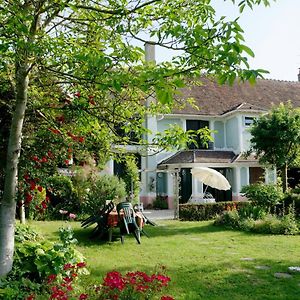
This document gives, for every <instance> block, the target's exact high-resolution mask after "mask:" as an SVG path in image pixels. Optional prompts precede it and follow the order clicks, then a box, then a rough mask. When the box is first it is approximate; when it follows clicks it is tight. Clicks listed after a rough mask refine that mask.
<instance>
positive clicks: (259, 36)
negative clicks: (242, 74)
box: [156, 0, 300, 81]
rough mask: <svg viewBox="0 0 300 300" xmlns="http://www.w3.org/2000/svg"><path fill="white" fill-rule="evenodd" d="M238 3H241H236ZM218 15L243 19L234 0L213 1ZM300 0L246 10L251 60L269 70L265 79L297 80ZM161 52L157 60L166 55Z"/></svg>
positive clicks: (282, 0)
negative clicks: (232, 1)
mask: <svg viewBox="0 0 300 300" xmlns="http://www.w3.org/2000/svg"><path fill="white" fill-rule="evenodd" d="M271 1H272V0H271ZM236 2H238V1H236ZM212 3H213V7H214V8H215V9H216V11H217V15H218V16H223V15H224V16H226V17H227V19H228V20H232V19H235V18H236V17H238V16H239V12H238V9H237V6H233V5H232V3H231V1H229V0H228V1H225V2H224V0H212ZM299 15H300V0H276V2H272V3H271V6H269V7H265V6H264V5H260V6H255V7H254V9H253V10H251V9H245V11H244V12H243V14H242V15H241V16H240V21H239V24H240V25H241V27H242V28H243V29H244V38H245V44H246V45H247V46H249V47H250V48H251V49H252V50H253V51H254V53H255V57H254V58H253V59H252V58H250V59H249V63H250V67H251V68H253V69H265V70H268V71H269V72H270V73H269V74H266V75H265V78H270V79H277V80H287V81H297V80H298V77H297V75H298V72H299V68H300V17H299ZM159 51H160V50H159V49H157V51H156V57H157V60H158V61H159V56H160V55H162V57H163V56H164V55H166V54H164V53H160V52H159Z"/></svg>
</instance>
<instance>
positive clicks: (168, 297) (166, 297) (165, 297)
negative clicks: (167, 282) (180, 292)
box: [160, 296, 174, 300]
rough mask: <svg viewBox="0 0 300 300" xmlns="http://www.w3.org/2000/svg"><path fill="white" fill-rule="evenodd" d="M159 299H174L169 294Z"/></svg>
mask: <svg viewBox="0 0 300 300" xmlns="http://www.w3.org/2000/svg"><path fill="white" fill-rule="evenodd" d="M160 300H174V298H173V297H171V296H162V297H161V298H160Z"/></svg>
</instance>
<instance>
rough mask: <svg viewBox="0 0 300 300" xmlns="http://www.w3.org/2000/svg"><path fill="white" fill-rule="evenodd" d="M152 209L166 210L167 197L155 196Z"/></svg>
mask: <svg viewBox="0 0 300 300" xmlns="http://www.w3.org/2000/svg"><path fill="white" fill-rule="evenodd" d="M153 208H155V209H168V196H157V197H156V199H155V200H154V201H153Z"/></svg>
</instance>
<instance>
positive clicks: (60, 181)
mask: <svg viewBox="0 0 300 300" xmlns="http://www.w3.org/2000/svg"><path fill="white" fill-rule="evenodd" d="M46 186H47V192H48V195H49V199H50V205H49V207H48V210H47V213H48V215H49V218H50V219H60V218H61V217H62V215H61V213H60V212H59V211H61V210H64V211H67V212H69V213H76V214H79V213H80V212H81V207H80V201H79V198H78V197H77V195H76V193H75V188H74V186H73V182H72V178H71V177H68V176H63V175H55V176H52V177H49V178H48V179H47V182H46Z"/></svg>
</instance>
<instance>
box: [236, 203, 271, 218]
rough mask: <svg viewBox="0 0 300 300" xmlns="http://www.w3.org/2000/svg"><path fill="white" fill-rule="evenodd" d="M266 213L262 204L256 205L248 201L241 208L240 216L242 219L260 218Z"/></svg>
mask: <svg viewBox="0 0 300 300" xmlns="http://www.w3.org/2000/svg"><path fill="white" fill-rule="evenodd" d="M265 215H266V212H265V210H264V209H263V208H262V207H260V206H255V205H254V204H252V203H248V205H245V206H244V207H241V208H240V209H239V216H240V218H241V219H249V218H250V219H254V220H258V219H261V218H263V217H264V216H265Z"/></svg>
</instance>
